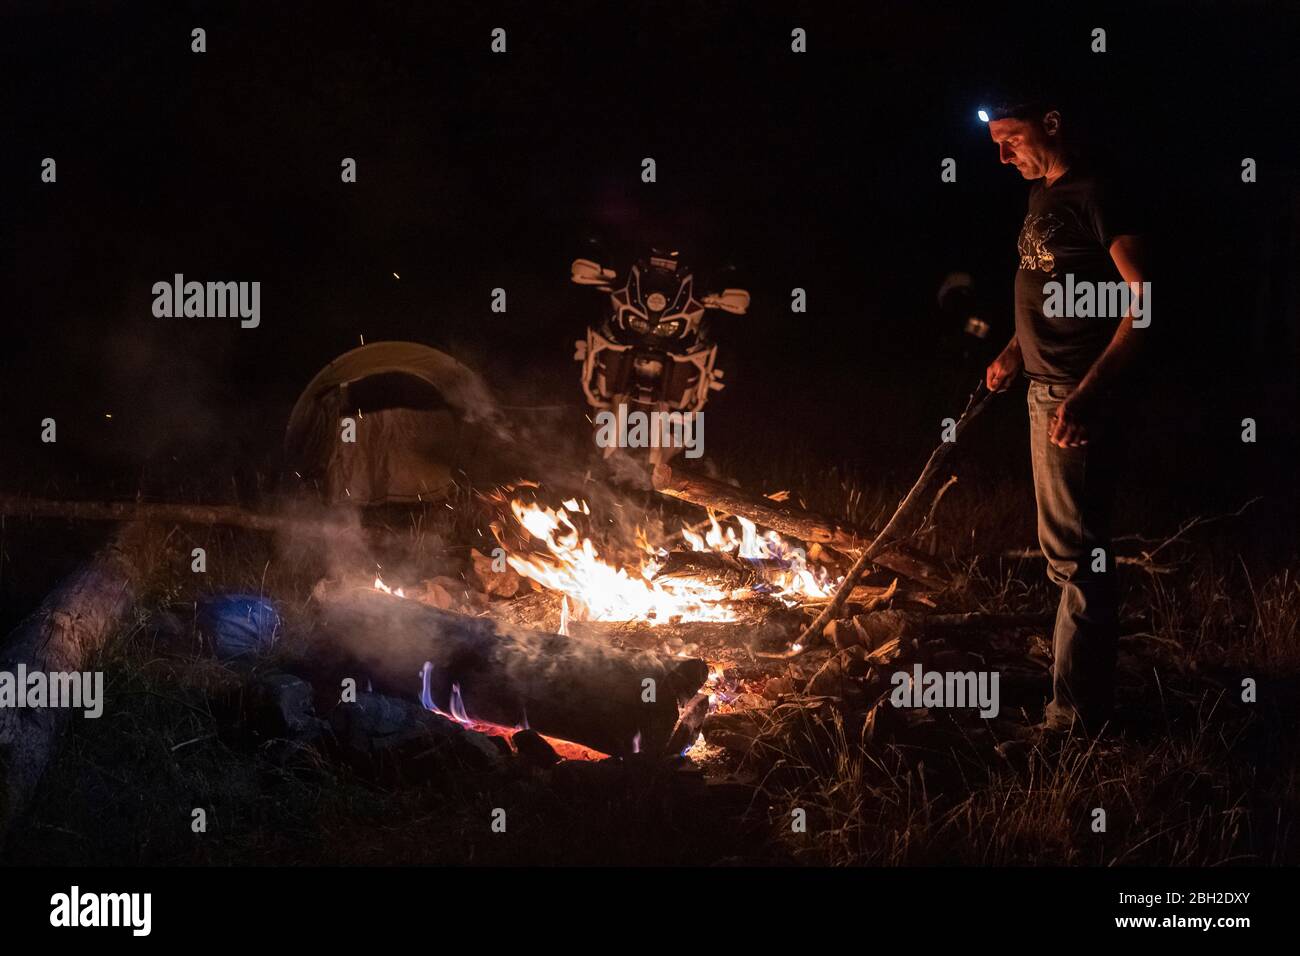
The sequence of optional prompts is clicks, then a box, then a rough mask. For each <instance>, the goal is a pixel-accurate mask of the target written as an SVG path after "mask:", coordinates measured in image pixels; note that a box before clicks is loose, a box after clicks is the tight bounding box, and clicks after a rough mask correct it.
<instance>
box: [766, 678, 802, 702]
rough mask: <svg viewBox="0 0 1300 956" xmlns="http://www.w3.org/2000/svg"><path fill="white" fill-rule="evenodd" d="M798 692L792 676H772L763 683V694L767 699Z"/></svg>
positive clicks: (776, 698)
mask: <svg viewBox="0 0 1300 956" xmlns="http://www.w3.org/2000/svg"><path fill="white" fill-rule="evenodd" d="M798 692H799V687H798V685H797V684H796V683H795V682H794V678H792V677H773V678H772V679H771V680H770V681H768V682H767V683H766V684H764V685H763V696H764V697H766V698H767V699H768V700H780V699H781V698H782V697H789V696H791V695H792V694H797V693H798Z"/></svg>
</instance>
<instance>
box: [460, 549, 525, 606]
mask: <svg viewBox="0 0 1300 956" xmlns="http://www.w3.org/2000/svg"><path fill="white" fill-rule="evenodd" d="M469 555H470V560H471V561H473V562H474V576H475V577H476V578H478V580H479V583H480V584H482V586H483V590H484V591H486V592H487V593H488V594H489V595H491V596H493V597H502V598H512V597H514V596H515V595H516V594H518V593H519V592H520V591H521V590H524V578H522V577H520V576H519V575H518V574H517V573H515V570H514V568H512V567H510V566H509V565H506V566H505V567H504V568H502V569H501V570H499V571H498V570H496V568H494V567H493V561H492V559H491V558H489V557H487V556H486V555H483V554H480V553H479V552H478V551H470V553H469Z"/></svg>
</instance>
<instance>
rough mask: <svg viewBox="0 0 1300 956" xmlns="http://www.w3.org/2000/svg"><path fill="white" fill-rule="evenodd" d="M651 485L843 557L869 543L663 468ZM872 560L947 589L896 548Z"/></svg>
mask: <svg viewBox="0 0 1300 956" xmlns="http://www.w3.org/2000/svg"><path fill="white" fill-rule="evenodd" d="M653 482H654V488H655V491H657V492H659V493H660V494H662V495H667V496H668V497H670V498H677V499H679V500H681V501H689V502H691V503H692V504H696V505H699V506H701V507H703V508H712V509H713V510H715V511H725V512H727V513H729V514H733V515H740V516H741V517H744V518H748V519H749V520H750V521H752V522H754V523H755V524H757V525H761V526H763V527H764V528H771V529H772V530H773V531H776V532H778V533H779V534H784V535H788V536H789V537H791V538H798V539H799V540H800V541H807V542H810V543H815V544H821V545H825V546H827V547H830V548H834V549H835V550H836V551H841V552H843V553H845V554H848V555H856V554H860V553H861V552H862V550H863V548H865V547H866V546H867V544H868V542H869V541H870V540H871V537H872V535H871V533H870V532H868V531H864V530H863V529H861V528H853V527H851V526H848V525H844V524H840V523H837V522H835V521H832V520H831V519H829V518H826V517H824V516H822V515H819V514H815V513H814V512H811V511H805V510H803V509H802V508H796V507H794V506H793V505H790V504H787V503H785V502H777V501H773V500H772V499H770V498H765V497H763V496H762V495H756V494H753V493H752V492H748V491H745V490H743V489H741V488H736V487H734V486H732V485H729V484H726V483H725V482H722V481H716V480H714V479H712V478H706V477H704V476H702V475H696V474H690V473H687V472H683V471H674V470H673V469H672V467H671V466H670V465H667V464H660V465H657V466H656V467H655V470H654V475H653ZM874 560H875V563H876V564H878V565H880V566H881V567H884V568H888V569H889V570H891V571H896V572H898V573H899V574H902V575H905V576H907V577H909V578H912V579H913V580H915V581H919V582H920V583H922V584H924V585H925V586H926V587H929V588H934V589H940V588H943V587H945V586H946V585H947V583H948V582H947V580H946V577H945V575H944V573H943V570H942V569H941V568H940V567H939V566H938V564H936V563H935V562H934V561H932V560H931V559H930V558H928V557H926V556H925V555H922V554H920V553H918V552H916V551H914V550H912V549H911V548H907V547H904V546H903V545H901V544H899V543H898V542H894V543H893V544H891V546H890V547H887V548H885V549H883V550H882V551H880V552H879V553H878V554H876V555H875V556H874Z"/></svg>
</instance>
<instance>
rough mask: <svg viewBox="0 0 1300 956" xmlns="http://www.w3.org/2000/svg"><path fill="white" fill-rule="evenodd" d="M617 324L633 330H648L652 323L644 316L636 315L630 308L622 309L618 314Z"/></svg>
mask: <svg viewBox="0 0 1300 956" xmlns="http://www.w3.org/2000/svg"><path fill="white" fill-rule="evenodd" d="M618 319H619V324H620V325H622V326H623V327H625V328H629V329H631V330H632V331H633V332H641V333H645V332H649V331H650V329H651V328H652V327H653V323H652V322H650V320H649V319H646V318H645V317H644V316H641V315H638V314H637V313H636V312H634V311H633V310H632V309H623V310H622V311H620V312H619V314H618Z"/></svg>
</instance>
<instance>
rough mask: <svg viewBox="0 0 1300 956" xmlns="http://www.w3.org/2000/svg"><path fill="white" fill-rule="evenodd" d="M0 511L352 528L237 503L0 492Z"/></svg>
mask: <svg viewBox="0 0 1300 956" xmlns="http://www.w3.org/2000/svg"><path fill="white" fill-rule="evenodd" d="M0 515H5V516H14V517H24V518H66V519H69V520H81V521H154V522H158V523H160V524H219V525H230V526H232V527H236V528H247V529H249V530H252V531H284V532H293V533H298V534H304V535H330V534H339V533H342V532H344V531H347V530H348V529H349V528H354V527H355V525H348V524H346V523H344V522H340V521H337V520H311V519H308V518H299V517H290V516H286V515H274V514H265V513H260V512H256V511H248V510H246V509H244V508H240V507H239V506H238V505H185V504H175V503H171V502H150V501H51V500H50V499H48V498H25V497H21V496H19V495H0Z"/></svg>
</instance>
